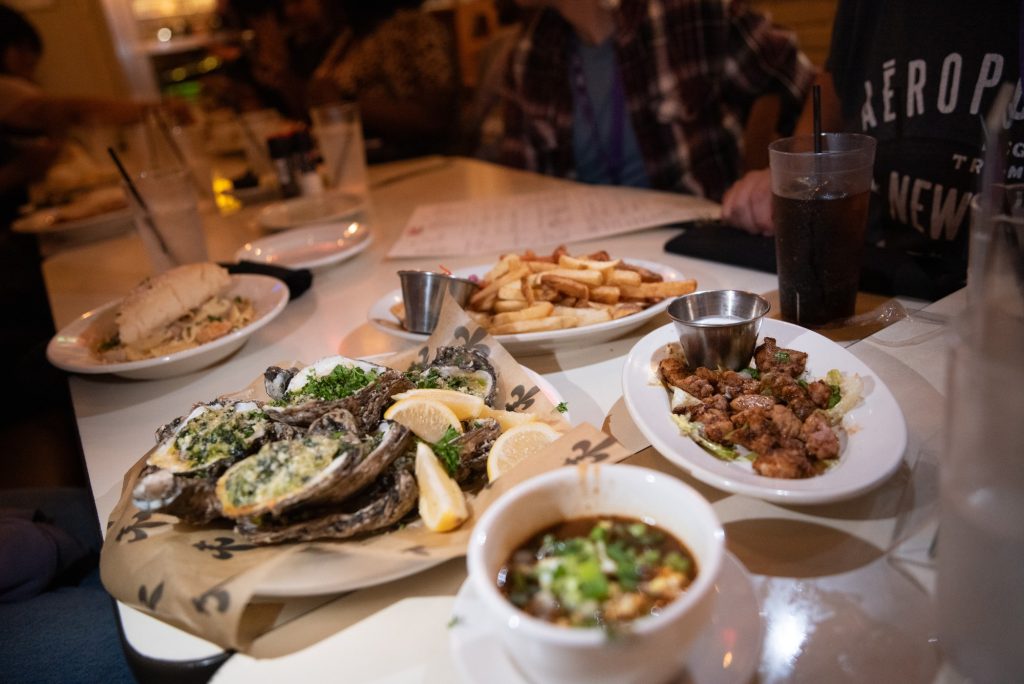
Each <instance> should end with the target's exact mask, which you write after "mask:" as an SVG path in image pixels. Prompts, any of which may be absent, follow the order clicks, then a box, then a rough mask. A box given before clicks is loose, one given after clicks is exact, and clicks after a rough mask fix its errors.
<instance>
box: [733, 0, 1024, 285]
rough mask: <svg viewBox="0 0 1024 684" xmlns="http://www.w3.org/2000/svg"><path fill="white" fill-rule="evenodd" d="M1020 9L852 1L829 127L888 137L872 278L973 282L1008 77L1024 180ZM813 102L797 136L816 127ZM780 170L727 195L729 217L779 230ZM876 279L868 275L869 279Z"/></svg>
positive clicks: (878, 173) (841, 32)
mask: <svg viewBox="0 0 1024 684" xmlns="http://www.w3.org/2000/svg"><path fill="white" fill-rule="evenodd" d="M1019 22H1020V7H1019V3H1018V2H1016V0H996V1H994V2H991V3H988V4H987V5H986V6H985V11H984V12H979V11H977V10H976V9H975V8H972V7H970V6H968V5H965V4H963V3H942V4H935V3H921V2H916V1H915V0H893V1H890V2H886V3H883V4H882V5H881V6H879V5H877V4H876V3H870V2H865V1H863V0H841V1H840V3H839V6H838V8H837V11H836V16H835V21H834V24H833V32H832V44H831V48H830V51H829V56H828V59H827V61H826V64H825V71H824V73H822V74H820V75H819V76H818V82H819V84H820V85H821V104H822V106H821V113H822V122H821V123H822V130H823V131H847V132H856V133H864V134H867V135H871V136H873V137H875V138H876V139H877V140H878V148H877V152H876V154H875V165H874V183H873V187H872V193H871V205H870V211H869V219H868V233H867V244H868V246H869V251H868V252H866V253H865V266H864V270H862V280H861V286H862V287H870V288H872V289H874V290H875V291H879V292H886V293H890V294H906V295H909V296H914V297H920V298H925V299H938V298H940V297H943V296H945V295H946V294H949V293H950V292H952V291H954V290H957V289H959V288H960V287H963V285H964V284H965V283H966V269H967V241H968V232H969V231H968V229H969V226H970V202H971V199H972V198H973V196H974V193H975V192H976V190H977V189H978V187H979V183H980V179H981V172H982V162H983V158H984V149H983V143H984V138H985V133H986V131H985V118H986V116H987V115H988V113H989V109H990V108H991V106H992V103H993V101H994V100H995V97H996V94H997V93H998V91H999V89H1000V86H1001V85H1002V84H1004V83H1008V84H1010V85H1011V86H1013V87H1014V92H1013V96H1012V98H1011V102H1010V106H1009V109H1008V111H1007V112H1005V114H1004V115H1002V116H1001V118H1002V120H1003V126H1004V127H1005V128H1007V129H1009V133H1010V135H1009V141H1010V143H1011V144H1010V146H1009V147H1008V149H1007V152H1008V153H1009V155H1010V156H1011V159H1010V162H1009V163H1008V164H1007V170H1008V178H1007V180H1008V181H1010V182H1012V181H1013V180H1014V179H1016V181H1017V182H1020V179H1021V178H1022V177H1024V163H1022V162H1021V161H1020V160H1022V159H1024V123H1022V121H1024V96H1022V94H1021V81H1020V66H1019V65H1020V62H1019V58H1020V53H1019V50H1020V44H1019V36H1018V33H1017V31H1018V27H1019V26H1020V23H1019ZM813 130H814V129H813V111H812V108H811V107H810V106H808V107H807V108H806V109H805V111H804V113H803V116H802V117H801V119H800V124H799V126H798V133H800V134H803V135H811V134H812V133H813ZM771 205H772V192H771V177H770V174H769V172H768V170H767V169H765V170H761V171H753V172H750V173H748V174H747V175H746V176H744V177H743V179H742V180H741V181H740V182H738V183H736V184H735V185H734V186H733V187H731V188H730V189H729V191H728V192H727V193H726V194H725V197H724V200H723V206H722V210H723V219H724V220H725V221H726V222H728V223H730V224H732V225H734V226H737V227H740V228H744V229H746V230H749V231H750V232H754V233H761V234H767V235H771V234H773V233H774V232H775V226H774V224H773V222H772V212H771ZM866 278H867V280H865V279H866Z"/></svg>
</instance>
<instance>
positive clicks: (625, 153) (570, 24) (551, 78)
mask: <svg viewBox="0 0 1024 684" xmlns="http://www.w3.org/2000/svg"><path fill="white" fill-rule="evenodd" d="M516 1H517V2H518V3H519V5H521V6H523V7H529V8H537V9H539V11H538V12H537V13H536V15H535V16H534V17H533V19H532V21H531V23H530V24H529V25H528V27H527V29H526V30H525V31H524V34H523V37H522V38H521V40H520V41H519V43H518V45H517V46H516V47H515V49H514V50H513V53H512V55H511V57H510V60H509V65H508V70H507V76H506V78H507V82H506V93H505V103H504V104H505V138H504V140H503V142H502V146H501V154H500V161H502V162H503V163H505V164H508V165H510V166H516V167H519V168H525V169H530V170H533V171H538V172H541V173H545V174H549V175H554V176H561V177H565V178H572V179H576V180H580V181H584V182H591V183H602V184H614V185H632V186H639V187H650V188H655V189H658V190H670V191H676V192H681V193H687V194H695V195H703V196H706V197H710V198H712V199H716V200H718V199H720V198H721V196H722V193H723V192H724V191H725V189H726V188H727V187H729V185H731V184H732V183H733V182H734V181H735V180H736V179H737V178H738V177H739V176H740V174H741V173H742V172H743V169H742V168H741V166H742V162H741V151H742V145H743V129H744V124H745V121H746V118H747V114H748V112H749V111H750V107H751V104H752V103H753V101H754V100H755V99H756V98H758V97H760V96H762V95H766V94H769V93H775V94H778V95H779V96H780V100H781V110H780V118H779V122H778V129H779V132H780V133H782V134H788V133H789V132H790V131H791V130H792V128H793V126H794V125H795V123H796V120H797V118H798V116H799V114H800V109H801V106H802V103H803V100H804V98H805V96H806V94H807V92H808V91H809V89H810V85H811V81H812V79H813V75H814V69H813V67H812V65H811V63H810V61H809V60H808V59H807V58H806V56H805V55H804V54H803V53H801V52H800V50H799V49H798V47H797V44H796V40H795V38H794V36H792V35H791V34H789V33H786V32H783V31H781V30H779V29H778V28H777V27H775V26H773V25H772V24H771V22H770V21H769V19H768V18H766V17H765V16H764V15H761V14H758V13H757V12H754V11H752V10H751V9H749V8H748V7H746V6H745V5H743V4H741V2H739V1H738V0H516Z"/></svg>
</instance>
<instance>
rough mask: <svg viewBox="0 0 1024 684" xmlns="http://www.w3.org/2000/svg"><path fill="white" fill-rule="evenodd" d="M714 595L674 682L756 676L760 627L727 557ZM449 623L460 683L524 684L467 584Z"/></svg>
mask: <svg viewBox="0 0 1024 684" xmlns="http://www.w3.org/2000/svg"><path fill="white" fill-rule="evenodd" d="M715 591H716V592H717V594H718V598H717V599H716V601H715V609H714V612H713V613H712V615H711V622H710V624H709V625H708V627H707V629H705V630H704V632H702V633H701V635H700V636H699V637H697V641H696V642H695V643H694V644H693V647H692V649H691V651H690V658H689V661H688V663H687V665H686V669H685V670H683V672H681V673H680V674H679V677H678V678H677V679H676V682H679V683H681V682H699V683H700V684H704V682H714V683H715V684H746V683H747V682H749V681H750V679H751V678H752V677H753V676H754V673H755V672H756V671H757V666H758V663H759V662H760V660H761V643H762V642H763V641H764V625H763V623H762V621H761V614H760V607H759V604H758V600H757V594H756V593H755V592H754V585H753V583H752V582H751V580H750V575H748V574H747V571H746V569H744V567H743V565H742V564H741V563H740V562H739V561H738V560H736V558H735V557H733V555H732V554H731V553H728V552H726V553H725V556H724V558H723V563H722V574H721V576H720V577H719V579H718V582H716V583H715ZM452 623H453V624H452V626H451V627H450V628H449V629H448V644H449V647H450V648H451V653H452V657H453V658H454V660H455V665H456V668H457V669H458V671H459V674H460V675H461V676H462V679H463V681H465V682H481V683H482V682H486V683H487V684H528V682H527V680H526V678H525V677H524V676H523V675H522V674H521V673H520V671H519V669H518V668H517V667H516V666H515V664H514V663H513V662H512V659H511V658H509V656H508V654H507V653H506V652H505V649H504V648H502V646H501V641H500V640H499V639H498V635H497V634H496V633H495V630H496V629H497V627H496V625H495V624H494V621H493V618H492V617H491V616H490V615H489V614H488V613H487V609H486V607H485V606H484V604H483V603H482V602H481V601H480V599H478V598H477V595H476V592H475V591H474V590H473V588H472V587H471V586H470V583H469V581H468V580H467V581H466V582H464V583H463V584H462V588H461V589H459V593H458V595H457V596H456V597H455V605H454V606H453V607H452Z"/></svg>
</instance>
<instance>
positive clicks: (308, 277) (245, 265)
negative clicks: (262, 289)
mask: <svg viewBox="0 0 1024 684" xmlns="http://www.w3.org/2000/svg"><path fill="white" fill-rule="evenodd" d="M221 266H223V267H224V268H226V269H228V273H251V274H255V275H266V276H272V277H274V278H277V279H278V280H280V281H282V282H284V284H285V285H287V286H288V298H289V300H295V299H298V298H299V297H301V296H302V294H303V293H304V292H305V291H306V290H308V289H309V287H310V285H312V284H313V272H312V271H310V270H309V269H308V268H285V267H284V266H274V265H272V264H261V263H257V262H255V261H239V262H238V263H237V264H221Z"/></svg>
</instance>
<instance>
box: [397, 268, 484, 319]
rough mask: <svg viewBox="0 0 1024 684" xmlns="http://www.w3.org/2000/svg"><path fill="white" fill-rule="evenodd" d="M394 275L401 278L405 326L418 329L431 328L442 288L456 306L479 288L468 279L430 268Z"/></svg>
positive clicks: (460, 304)
mask: <svg viewBox="0 0 1024 684" xmlns="http://www.w3.org/2000/svg"><path fill="white" fill-rule="evenodd" d="M398 277H399V278H400V279H401V281H402V299H403V300H404V304H405V329H406V330H410V331H412V332H418V333H427V334H429V333H432V332H434V328H435V327H436V326H437V317H438V316H439V315H440V313H441V304H442V303H443V302H444V293H445V291H447V292H450V293H451V295H452V297H454V298H455V301H456V302H458V303H459V306H462V307H465V306H466V303H467V302H468V301H469V298H470V297H471V296H472V295H473V293H474V292H476V291H477V290H478V289H479V288H480V286H479V285H478V284H477V283H474V282H473V281H472V280H466V279H465V278H456V277H455V276H450V275H446V274H444V273H433V272H431V271H399V272H398Z"/></svg>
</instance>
